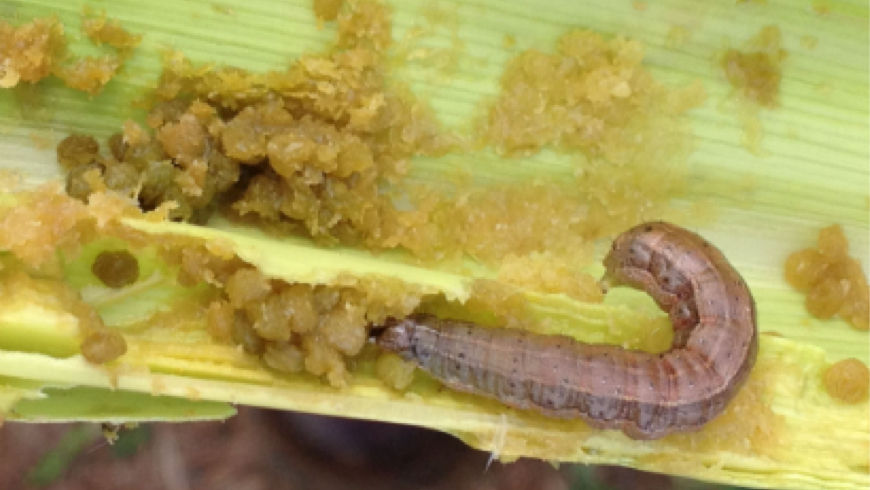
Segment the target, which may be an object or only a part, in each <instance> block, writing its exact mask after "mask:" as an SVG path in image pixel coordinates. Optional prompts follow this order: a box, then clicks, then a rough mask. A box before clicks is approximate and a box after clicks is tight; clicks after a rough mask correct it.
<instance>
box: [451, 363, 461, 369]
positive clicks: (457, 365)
mask: <svg viewBox="0 0 870 490" xmlns="http://www.w3.org/2000/svg"><path fill="white" fill-rule="evenodd" d="M461 367H462V364H460V363H458V362H457V363H456V364H454V365H453V368H454V369H456V370H457V371H459V368H461Z"/></svg>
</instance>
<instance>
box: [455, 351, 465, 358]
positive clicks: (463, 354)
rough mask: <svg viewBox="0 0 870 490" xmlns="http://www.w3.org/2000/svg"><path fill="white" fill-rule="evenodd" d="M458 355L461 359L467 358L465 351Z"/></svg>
mask: <svg viewBox="0 0 870 490" xmlns="http://www.w3.org/2000/svg"><path fill="white" fill-rule="evenodd" d="M456 357H458V358H460V359H465V352H460V353H459V354H456Z"/></svg>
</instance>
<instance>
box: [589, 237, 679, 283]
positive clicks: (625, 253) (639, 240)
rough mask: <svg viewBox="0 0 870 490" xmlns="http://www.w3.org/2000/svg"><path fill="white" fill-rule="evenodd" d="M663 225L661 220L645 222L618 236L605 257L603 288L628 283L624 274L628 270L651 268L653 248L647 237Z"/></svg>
mask: <svg viewBox="0 0 870 490" xmlns="http://www.w3.org/2000/svg"><path fill="white" fill-rule="evenodd" d="M663 226H666V225H665V223H661V222H651V223H643V224H640V225H637V226H635V227H634V228H631V229H630V230H628V231H625V232H623V233H622V234H620V235H619V236H618V237H616V239H615V240H614V241H613V245H612V246H611V247H610V251H609V252H608V253H607V256H606V257H605V258H604V268H605V273H604V277H603V278H602V279H601V285H602V288H604V289H606V288H607V287H608V286H618V285H623V284H626V282H627V281H626V277H624V275H625V272H626V271H627V270H630V269H643V270H647V269H649V267H650V262H651V260H652V255H653V250H652V248H651V247H650V246H649V245H648V242H649V240H647V237H648V236H649V235H653V234H657V233H660V231H661V230H660V228H662V227H663Z"/></svg>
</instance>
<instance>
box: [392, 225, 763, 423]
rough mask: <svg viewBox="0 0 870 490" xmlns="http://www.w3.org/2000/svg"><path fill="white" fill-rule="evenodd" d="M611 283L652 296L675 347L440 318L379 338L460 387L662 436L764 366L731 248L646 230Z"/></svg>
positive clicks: (609, 275)
mask: <svg viewBox="0 0 870 490" xmlns="http://www.w3.org/2000/svg"><path fill="white" fill-rule="evenodd" d="M604 265H605V268H606V272H605V275H604V278H603V279H602V285H603V286H604V287H605V288H606V287H607V286H609V285H626V286H631V287H635V288H639V289H642V290H644V291H646V292H647V293H649V294H650V295H651V296H652V297H653V299H654V300H655V301H656V303H658V305H659V307H661V308H662V309H663V310H665V311H666V312H668V314H669V316H670V319H671V323H673V326H674V342H673V345H672V347H671V350H669V351H668V352H666V353H663V354H651V353H648V352H641V351H633V350H625V349H622V348H620V347H617V346H611V345H592V344H586V343H582V342H578V341H576V340H574V339H571V338H569V337H565V336H542V335H537V334H532V333H529V332H524V331H520V330H511V329H499V328H484V327H480V326H476V325H474V324H470V323H465V322H458V321H452V320H440V319H437V318H435V317H432V316H425V315H415V316H411V317H408V318H405V319H401V320H390V321H389V322H388V323H387V325H385V328H384V330H383V331H382V332H381V333H380V335H379V336H378V339H377V343H378V345H379V346H380V347H381V348H383V349H386V350H389V351H393V352H396V353H398V354H399V355H401V356H402V357H403V358H405V359H407V360H411V361H413V362H415V363H416V364H417V365H418V366H419V367H421V368H422V369H424V370H425V371H427V372H429V373H430V374H432V375H433V376H434V377H436V378H438V379H439V380H440V381H441V382H443V383H444V384H445V385H447V386H448V387H450V388H453V389H456V390H460V391H465V392H470V393H475V394H480V395H485V396H489V397H492V398H495V399H497V400H499V401H501V402H502V403H504V404H506V405H509V406H511V407H515V408H519V409H531V410H536V411H538V412H541V413H543V414H545V415H548V416H553V417H561V418H574V417H581V418H583V419H584V420H586V421H588V422H589V423H590V424H591V425H593V426H596V427H599V428H608V429H621V430H622V431H623V432H625V433H626V434H627V435H628V436H629V437H631V438H634V439H654V438H659V437H662V436H664V435H666V434H669V433H671V432H676V431H687V430H694V429H698V428H700V427H701V426H702V425H704V424H705V423H707V422H708V421H710V420H711V419H712V418H714V417H715V416H716V415H718V414H719V413H720V412H722V410H723V409H724V408H725V406H726V404H727V403H728V401H729V400H730V399H731V398H732V397H733V396H734V394H735V393H736V392H737V390H738V389H739V388H740V386H741V385H742V384H743V382H744V381H745V379H746V377H747V375H748V374H749V371H750V369H751V368H752V366H753V364H754V363H755V355H756V351H757V349H758V338H757V332H756V330H757V329H756V324H755V302H754V301H753V299H752V295H751V294H750V292H749V289H748V288H747V286H746V284H745V282H744V281H743V279H742V278H741V277H740V275H739V274H738V273H737V271H736V270H734V268H733V267H732V266H731V265H730V264H729V263H728V261H727V260H726V259H725V257H724V256H723V255H722V253H721V252H720V251H719V250H717V249H716V248H715V247H713V246H712V245H710V244H709V243H707V242H706V241H705V240H704V239H703V238H701V237H700V236H698V235H696V234H695V233H692V232H690V231H687V230H685V229H682V228H679V227H677V226H675V225H672V224H668V223H663V222H656V223H646V224H642V225H639V226H637V227H634V228H632V229H630V230H628V231H626V232H625V233H623V234H622V235H620V236H619V237H617V238H616V240H615V241H614V242H613V247H612V248H611V250H610V252H609V253H608V255H607V257H606V258H605V259H604Z"/></svg>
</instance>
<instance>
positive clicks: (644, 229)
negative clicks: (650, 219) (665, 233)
mask: <svg viewBox="0 0 870 490" xmlns="http://www.w3.org/2000/svg"><path fill="white" fill-rule="evenodd" d="M652 229H653V227H652V225H646V226H644V227H643V231H646V232H650V231H652Z"/></svg>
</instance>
